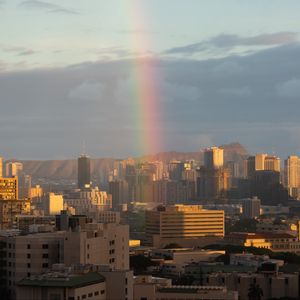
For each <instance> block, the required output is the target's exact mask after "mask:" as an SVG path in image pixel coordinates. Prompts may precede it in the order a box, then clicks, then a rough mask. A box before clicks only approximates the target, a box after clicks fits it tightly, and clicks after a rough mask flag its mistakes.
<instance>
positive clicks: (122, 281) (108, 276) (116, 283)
mask: <svg viewBox="0 0 300 300" xmlns="http://www.w3.org/2000/svg"><path fill="white" fill-rule="evenodd" d="M98 272H99V273H100V274H101V275H103V276H104V277H105V281H106V300H116V299H124V300H132V299H133V271H130V270H111V269H106V270H105V268H104V267H101V266H100V268H99V269H98Z"/></svg>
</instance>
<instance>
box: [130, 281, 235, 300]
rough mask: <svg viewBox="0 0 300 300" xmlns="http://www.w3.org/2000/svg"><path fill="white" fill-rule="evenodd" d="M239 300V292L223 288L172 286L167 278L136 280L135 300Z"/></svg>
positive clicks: (134, 288) (134, 287)
mask: <svg viewBox="0 0 300 300" xmlns="http://www.w3.org/2000/svg"><path fill="white" fill-rule="evenodd" d="M141 299H147V300H177V299H187V300H198V299H210V300H238V299H239V298H238V292H236V291H230V290H228V289H227V288H226V287H221V286H197V285H193V286H191V285H185V286H183V285H180V286H177V285H172V280H171V279H167V278H158V277H152V276H149V275H139V276H136V277H135V279H134V286H133V300H141Z"/></svg>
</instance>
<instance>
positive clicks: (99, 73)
mask: <svg viewBox="0 0 300 300" xmlns="http://www.w3.org/2000/svg"><path fill="white" fill-rule="evenodd" d="M140 63H141V64H142V66H143V71H144V73H142V74H143V75H145V74H146V75H147V76H150V75H149V74H152V75H151V77H150V78H151V79H153V80H154V82H152V84H153V88H151V89H150V90H147V92H151V94H152V95H153V97H154V99H155V103H156V106H157V107H156V109H155V110H153V111H152V110H151V111H147V110H145V109H142V108H143V107H145V105H146V103H145V98H144V95H145V94H143V93H139V91H140V89H141V83H140V82H141V81H140V80H141V77H137V76H136V69H135V68H134V66H136V61H135V60H129V59H120V60H118V61H110V62H106V63H105V62H86V63H82V64H78V65H74V66H69V67H65V68H57V69H44V70H34V71H22V72H10V73H9V72H5V69H4V70H3V71H1V72H0V90H1V94H0V102H1V103H5V105H3V106H2V107H1V110H0V140H3V141H5V143H3V144H1V149H0V152H1V154H2V155H3V156H5V157H12V156H13V157H20V158H52V157H57V156H59V157H70V156H76V155H77V154H78V153H79V151H80V149H81V145H82V140H85V141H86V143H87V146H88V149H89V153H90V154H91V155H93V156H107V155H109V156H115V157H118V156H126V155H135V154H136V152H137V147H136V145H137V144H138V142H139V140H140V139H141V137H142V136H143V137H147V136H148V135H149V132H148V131H147V129H144V128H143V126H142V125H143V123H144V119H143V118H144V117H146V118H147V119H148V121H149V123H150V124H153V128H154V130H155V132H156V133H157V135H158V136H161V137H162V140H163V145H162V146H161V148H160V149H158V150H170V149H173V150H185V151H189V150H191V151H193V150H197V149H200V148H201V147H202V146H208V144H223V143H227V142H231V141H237V140H238V141H240V142H241V143H243V144H245V146H247V147H249V149H250V151H253V152H254V151H262V152H264V151H276V152H277V153H278V154H280V155H282V156H283V157H285V156H287V155H288V154H290V153H295V152H296V154H297V150H298V149H300V139H299V138H295V136H296V137H298V135H299V134H298V133H297V132H300V122H299V113H298V112H299V109H300V102H299V97H298V96H297V95H299V78H300V46H299V45H297V44H295V45H286V46H281V47H275V48H271V49H268V50H264V51H260V52H256V53H253V54H251V55H247V56H240V57H239V56H229V57H225V58H220V59H212V60H203V61H197V60H182V59H180V60H176V59H173V60H164V59H151V60H149V59H144V60H143V59H140ZM0 68H1V67H0ZM147 78H148V79H149V77H147ZM147 86H148V87H149V85H148V84H147ZM16 87H17V88H16ZM146 95H147V94H146ZM298 154H300V153H298Z"/></svg>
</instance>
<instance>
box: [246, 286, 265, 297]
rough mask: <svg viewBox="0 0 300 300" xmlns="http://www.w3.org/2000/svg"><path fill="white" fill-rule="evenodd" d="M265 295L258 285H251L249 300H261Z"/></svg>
mask: <svg viewBox="0 0 300 300" xmlns="http://www.w3.org/2000/svg"><path fill="white" fill-rule="evenodd" d="M263 295H264V293H263V290H262V289H261V287H260V286H259V285H258V284H256V283H251V284H250V287H249V290H248V299H249V300H261V297H262V296H263Z"/></svg>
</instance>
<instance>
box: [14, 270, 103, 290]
mask: <svg viewBox="0 0 300 300" xmlns="http://www.w3.org/2000/svg"><path fill="white" fill-rule="evenodd" d="M104 281H105V278H104V277H103V276H102V275H100V274H99V273H97V272H89V273H86V274H80V275H77V274H76V275H63V274H58V273H50V274H45V275H39V276H32V277H30V278H24V279H22V280H21V281H19V283H18V285H19V286H36V287H68V288H78V287H83V286H88V285H91V284H96V283H101V282H104Z"/></svg>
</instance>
